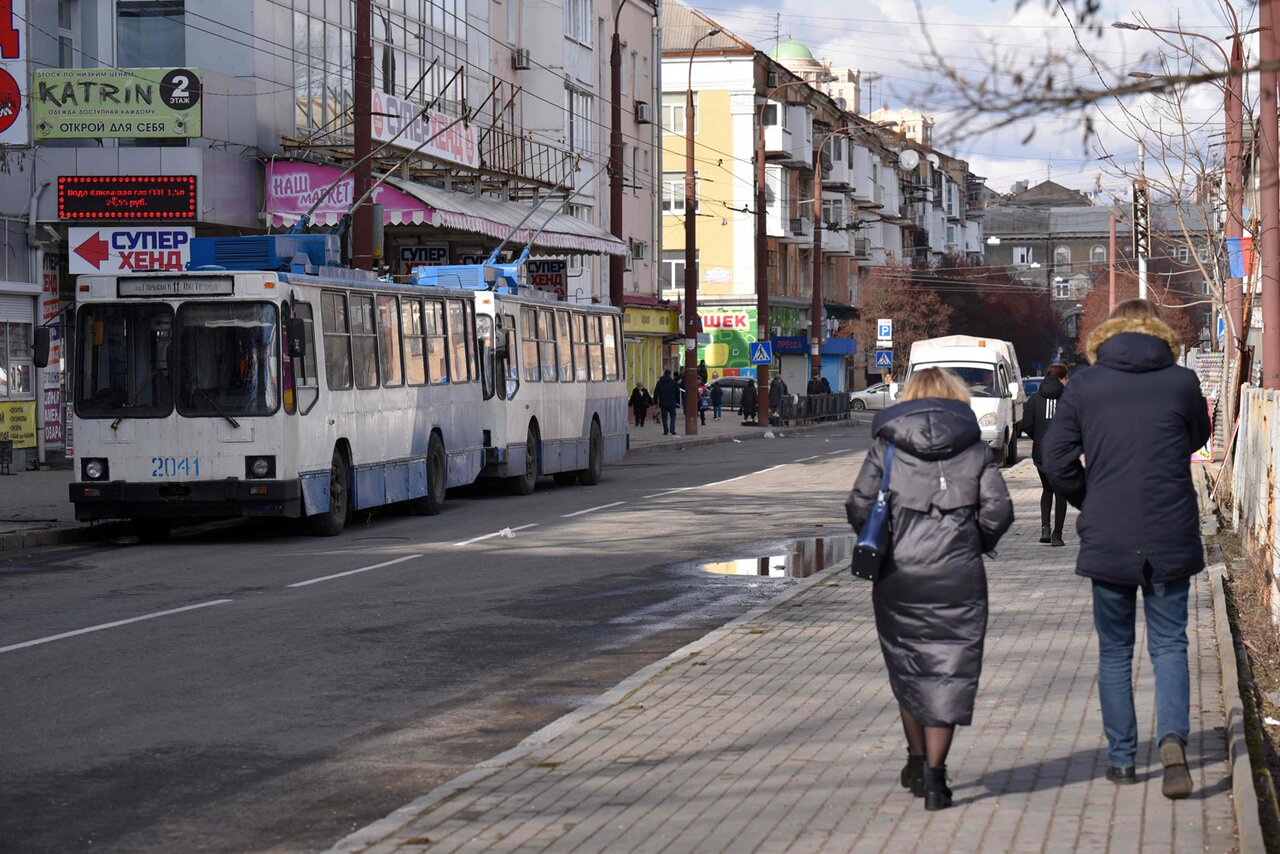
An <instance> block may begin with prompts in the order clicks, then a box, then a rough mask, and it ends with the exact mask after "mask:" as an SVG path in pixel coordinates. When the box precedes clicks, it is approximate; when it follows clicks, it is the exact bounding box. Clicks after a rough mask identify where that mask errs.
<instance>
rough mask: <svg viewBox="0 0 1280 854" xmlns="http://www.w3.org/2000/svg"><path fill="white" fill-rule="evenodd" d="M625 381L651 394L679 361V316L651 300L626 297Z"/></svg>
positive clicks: (657, 301) (661, 303) (624, 316)
mask: <svg viewBox="0 0 1280 854" xmlns="http://www.w3.org/2000/svg"><path fill="white" fill-rule="evenodd" d="M622 335H623V337H624V338H625V339H626V358H627V381H628V383H629V384H630V385H631V386H633V387H634V386H635V385H636V384H637V383H643V384H644V386H645V387H646V388H647V389H649V390H650V391H652V390H653V386H654V384H655V383H656V382H657V381H658V378H659V377H661V376H662V372H663V371H664V370H667V369H670V368H672V366H673V365H676V364H678V363H679V360H680V316H679V314H678V313H677V312H676V310H675V309H674V308H668V307H667V304H666V303H664V302H662V301H661V300H657V299H654V298H653V297H642V296H636V295H632V296H628V297H626V307H625V309H624V310H623V315H622Z"/></svg>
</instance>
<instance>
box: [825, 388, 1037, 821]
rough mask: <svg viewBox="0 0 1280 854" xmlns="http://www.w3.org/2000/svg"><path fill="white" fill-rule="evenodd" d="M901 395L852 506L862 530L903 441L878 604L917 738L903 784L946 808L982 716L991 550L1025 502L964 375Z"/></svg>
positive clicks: (896, 691)
mask: <svg viewBox="0 0 1280 854" xmlns="http://www.w3.org/2000/svg"><path fill="white" fill-rule="evenodd" d="M900 400H901V402H900V403H897V404H895V405H893V406H891V407H889V408H888V409H885V410H883V411H881V412H879V413H878V414H877V415H876V417H875V420H874V421H872V423H871V435H872V445H871V449H870V450H869V451H868V452H867V457H866V459H865V460H864V461H863V464H862V470H861V471H860V472H859V473H858V477H857V480H856V481H855V482H854V485H853V492H852V493H851V494H850V495H849V500H848V501H847V502H846V503H845V508H846V510H847V511H848V515H849V523H850V524H852V525H853V527H854V529H855V530H860V529H861V528H862V526H863V524H864V523H865V522H866V520H867V515H868V513H870V511H871V505H872V503H873V502H874V501H875V499H876V493H877V492H878V491H879V490H880V483H881V477H882V475H883V471H884V468H883V464H884V462H883V461H884V457H885V452H886V450H887V449H888V447H889V445H890V444H892V445H893V446H894V458H893V464H892V466H891V468H890V472H889V506H890V508H891V516H892V521H891V524H890V530H891V531H892V545H891V547H890V550H889V553H888V555H886V557H885V562H884V564H883V566H882V568H881V570H880V577H879V578H878V579H877V580H876V581H875V583H874V585H873V586H872V589H871V601H872V604H873V605H874V608H875V616H876V631H877V632H878V634H879V635H880V649H881V651H882V652H883V653H884V661H885V665H886V667H887V668H888V671H889V684H890V686H891V687H892V688H893V696H894V699H896V700H897V701H898V712H899V714H900V715H901V717H902V729H903V731H904V732H905V733H906V737H907V764H906V767H905V768H903V769H902V775H901V782H902V786H903V787H904V788H907V789H910V790H911V793H912V794H914V795H915V796H916V797H924V799H925V801H924V807H925V809H927V810H937V809H943V808H945V807H949V806H951V789H950V788H948V787H947V765H946V763H947V752H948V751H949V750H950V749H951V739H952V737H953V736H954V735H955V728H956V727H957V726H967V725H968V724H969V723H971V722H972V720H973V704H974V698H975V696H976V695H977V693H978V678H979V677H980V676H981V674H982V647H983V642H984V640H985V638H986V633H987V576H986V571H985V569H984V567H983V563H982V555H983V553H988V552H993V551H994V549H995V546H996V543H997V542H999V540H1000V537H1001V535H1003V534H1004V532H1005V531H1006V530H1008V528H1009V525H1010V524H1012V522H1013V503H1012V502H1011V501H1010V500H1009V492H1008V490H1007V489H1006V488H1005V484H1004V479H1003V478H1002V477H1001V476H1000V469H999V467H998V466H997V465H996V462H995V459H994V457H992V455H991V450H990V448H988V447H987V445H986V443H985V442H983V441H982V431H981V429H980V428H979V427H978V420H977V418H976V417H975V416H974V414H973V410H972V409H970V408H969V390H968V389H967V388H965V385H964V383H963V382H962V381H961V379H960V378H959V377H958V376H956V375H955V374H953V373H951V372H950V371H948V370H945V369H943V368H926V369H924V370H921V371H916V372H915V373H913V374H912V375H911V379H910V380H909V381H908V382H907V386H906V389H905V390H904V391H903V393H902V396H901V398H900Z"/></svg>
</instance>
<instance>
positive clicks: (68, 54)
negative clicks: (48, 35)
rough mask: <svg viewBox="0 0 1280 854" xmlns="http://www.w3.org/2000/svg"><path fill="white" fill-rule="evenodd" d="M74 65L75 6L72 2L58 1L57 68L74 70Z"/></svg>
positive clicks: (71, 0)
mask: <svg viewBox="0 0 1280 854" xmlns="http://www.w3.org/2000/svg"><path fill="white" fill-rule="evenodd" d="M75 65H76V37H75V4H74V2H73V0H58V67H59V68H74V67H75Z"/></svg>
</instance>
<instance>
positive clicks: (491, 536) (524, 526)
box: [454, 522, 538, 546]
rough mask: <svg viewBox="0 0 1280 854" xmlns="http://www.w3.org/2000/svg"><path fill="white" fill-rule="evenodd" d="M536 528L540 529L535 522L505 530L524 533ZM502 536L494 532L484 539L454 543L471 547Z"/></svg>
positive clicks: (499, 532)
mask: <svg viewBox="0 0 1280 854" xmlns="http://www.w3.org/2000/svg"><path fill="white" fill-rule="evenodd" d="M536 527H538V523H537V522H534V523H533V524H531V525H521V526H520V527H518V528H510V529H505V530H511V531H523V530H524V529H525V528H536ZM500 536H502V531H494V532H493V533H492V534H485V535H484V536H482V537H472V538H471V539H469V540H463V541H462V542H460V543H454V545H455V546H469V545H471V544H472V543H478V542H480V541H481V540H491V539H493V538H494V537H500Z"/></svg>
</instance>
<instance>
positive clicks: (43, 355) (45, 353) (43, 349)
mask: <svg viewBox="0 0 1280 854" xmlns="http://www.w3.org/2000/svg"><path fill="white" fill-rule="evenodd" d="M49 339H50V335H49V327H47V326H38V327H36V340H35V342H34V344H33V345H32V349H34V350H35V356H34V358H33V361H34V362H35V363H36V367H37V368H47V367H49Z"/></svg>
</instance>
